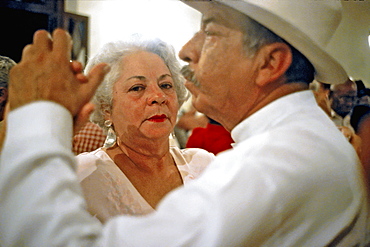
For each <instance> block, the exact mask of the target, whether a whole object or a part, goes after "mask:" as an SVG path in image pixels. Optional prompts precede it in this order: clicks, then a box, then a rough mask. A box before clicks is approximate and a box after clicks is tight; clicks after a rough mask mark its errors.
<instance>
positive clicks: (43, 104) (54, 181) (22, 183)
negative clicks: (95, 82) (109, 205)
mask: <svg viewBox="0 0 370 247" xmlns="http://www.w3.org/2000/svg"><path fill="white" fill-rule="evenodd" d="M35 116H37V117H35ZM51 119H52V121H50V120H51ZM71 136H72V117H71V115H70V113H69V111H68V110H67V109H65V108H64V107H62V106H61V105H58V104H56V103H53V102H47V101H38V102H35V103H32V104H29V105H26V106H23V107H20V108H17V109H15V110H13V111H11V112H10V113H9V115H8V120H7V136H6V140H5V143H4V148H3V151H2V155H1V160H0V202H1V203H0V245H1V246H24V245H26V246H38V247H40V246H91V242H93V241H95V240H96V238H98V237H99V233H100V232H101V225H100V223H99V222H98V221H97V220H96V219H94V218H92V217H90V215H89V214H88V213H87V212H86V211H85V202H84V200H83V197H82V194H81V189H80V187H79V184H78V181H77V179H76V174H75V171H74V170H75V160H74V156H73V153H72V151H71V147H72V138H71Z"/></svg>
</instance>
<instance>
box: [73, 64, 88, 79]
mask: <svg viewBox="0 0 370 247" xmlns="http://www.w3.org/2000/svg"><path fill="white" fill-rule="evenodd" d="M71 67H72V70H73V72H74V74H75V75H76V79H77V80H79V81H80V82H81V83H86V82H87V81H88V78H87V77H86V76H85V75H84V74H83V66H82V64H81V63H80V62H78V61H75V60H74V61H71Z"/></svg>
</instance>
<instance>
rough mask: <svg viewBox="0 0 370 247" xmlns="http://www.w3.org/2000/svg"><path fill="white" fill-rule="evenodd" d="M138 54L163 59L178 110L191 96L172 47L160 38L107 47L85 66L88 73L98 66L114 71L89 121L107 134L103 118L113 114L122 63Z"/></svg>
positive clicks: (136, 38)
mask: <svg viewBox="0 0 370 247" xmlns="http://www.w3.org/2000/svg"><path fill="white" fill-rule="evenodd" d="M138 51H147V52H151V53H154V54H157V55H158V56H159V57H160V58H162V59H163V61H164V63H165V64H166V66H167V67H168V69H169V71H170V73H171V75H172V79H173V81H174V87H175V91H176V94H177V98H178V103H179V106H181V105H182V104H183V103H184V102H185V101H186V100H187V99H188V97H189V93H188V91H187V89H186V88H185V86H184V80H185V79H184V77H183V76H182V75H181V73H180V69H181V67H180V63H179V61H178V60H177V58H176V55H175V50H174V48H173V47H172V46H171V45H169V44H167V43H165V42H163V41H162V40H160V39H157V38H154V39H145V38H143V37H142V36H140V35H135V36H133V37H132V38H131V39H130V40H127V41H116V42H111V43H107V44H105V45H104V46H103V47H102V49H100V51H99V53H98V54H97V55H95V57H93V58H92V59H91V60H89V62H88V64H87V65H86V73H88V72H89V71H90V70H91V69H92V68H93V67H94V66H95V65H97V64H99V63H107V64H109V66H110V68H111V70H110V71H109V73H108V74H107V75H106V76H105V78H104V81H103V82H102V84H101V85H100V86H99V88H98V89H97V91H96V93H95V96H94V97H93V103H94V104H95V111H94V112H93V113H92V115H91V118H90V120H91V121H92V122H94V123H96V124H98V125H99V126H100V127H102V128H103V129H104V130H107V127H106V126H104V122H105V118H104V115H105V112H107V111H108V112H111V110H112V100H113V85H114V83H115V82H116V81H117V80H118V79H119V77H120V73H121V68H122V67H121V66H122V59H123V58H124V57H125V56H127V55H129V54H132V53H135V52H138Z"/></svg>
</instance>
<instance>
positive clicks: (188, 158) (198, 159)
mask: <svg viewBox="0 0 370 247" xmlns="http://www.w3.org/2000/svg"><path fill="white" fill-rule="evenodd" d="M171 154H172V156H174V158H175V160H176V158H178V159H180V158H181V159H182V160H183V161H184V163H187V164H189V165H196V166H207V165H208V164H209V163H211V162H212V161H213V160H214V159H215V155H214V154H213V153H210V152H208V151H206V150H204V149H201V148H184V149H180V148H178V147H171Z"/></svg>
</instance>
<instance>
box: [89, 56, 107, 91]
mask: <svg viewBox="0 0 370 247" xmlns="http://www.w3.org/2000/svg"><path fill="white" fill-rule="evenodd" d="M109 71H110V66H109V65H108V64H106V63H100V64H98V65H96V66H94V67H93V68H92V69H91V71H90V72H89V74H88V75H87V78H88V84H89V88H90V90H91V95H93V94H94V92H95V91H96V89H97V88H98V87H99V85H100V83H101V82H102V81H103V80H104V77H105V75H106V74H107V73H108V72H109Z"/></svg>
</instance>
